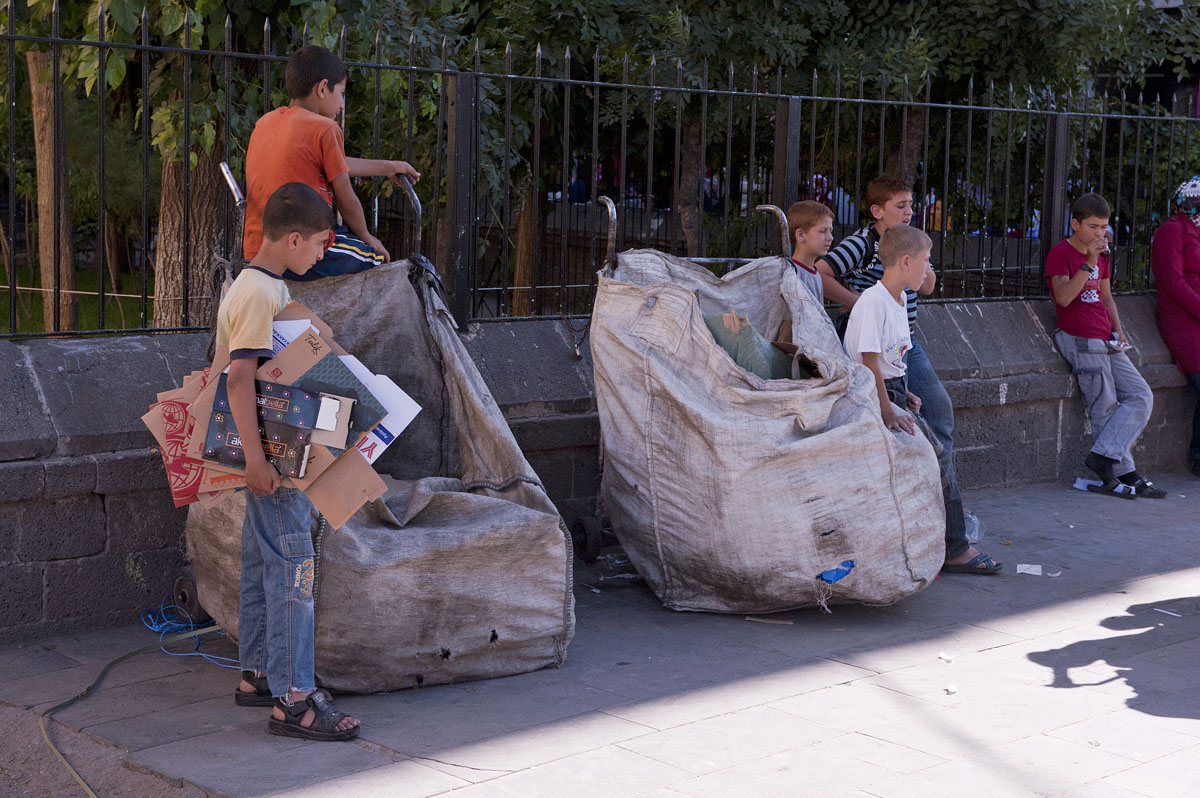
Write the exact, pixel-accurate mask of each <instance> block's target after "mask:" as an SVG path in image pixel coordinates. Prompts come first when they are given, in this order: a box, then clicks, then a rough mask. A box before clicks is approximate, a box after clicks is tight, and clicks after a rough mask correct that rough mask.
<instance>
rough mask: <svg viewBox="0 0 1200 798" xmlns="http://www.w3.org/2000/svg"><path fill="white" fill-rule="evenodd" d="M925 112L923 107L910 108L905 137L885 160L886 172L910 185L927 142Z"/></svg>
mask: <svg viewBox="0 0 1200 798" xmlns="http://www.w3.org/2000/svg"><path fill="white" fill-rule="evenodd" d="M925 135H926V131H925V112H924V110H923V109H921V108H911V107H910V108H909V109H908V119H907V120H906V123H905V131H904V137H903V139H902V140H900V141H897V142H896V144H895V146H894V147H893V148H892V149H891V150H890V151H889V152H888V156H887V160H886V161H885V162H884V163H885V165H884V170H883V171H884V173H885V174H889V175H895V176H896V177H898V178H900V179H901V180H903V181H904V182H905V183H908V184H909V185H910V186H911V185H912V184H913V181H914V180H915V179H916V177H917V171H918V170H919V168H920V166H921V163H920V161H921V148H922V146H923V145H924V144H925Z"/></svg>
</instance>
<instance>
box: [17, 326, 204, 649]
mask: <svg viewBox="0 0 1200 798" xmlns="http://www.w3.org/2000/svg"><path fill="white" fill-rule="evenodd" d="M204 345H205V340H204V336H196V335H163V336H155V337H149V336H136V337H132V336H131V337H125V338H107V339H84V340H36V341H26V342H21V343H12V342H0V380H2V382H0V385H4V386H6V387H5V388H4V394H3V396H4V404H5V406H7V407H9V408H11V409H12V410H13V412H14V417H11V418H10V419H9V420H8V421H6V422H5V423H4V424H3V425H0V641H9V640H18V639H24V638H27V637H31V636H35V635H45V634H56V633H65V632H70V631H74V630H79V629H87V628H92V627H96V626H104V625H113V624H124V623H129V622H130V621H132V620H135V619H136V618H137V614H138V611H139V610H141V609H143V608H147V607H156V606H158V604H159V602H160V601H161V600H162V599H163V598H164V597H165V596H167V595H168V594H169V593H170V590H171V585H172V583H173V581H174V578H175V576H176V574H177V573H178V572H179V570H180V568H181V567H182V566H183V565H184V559H183V553H182V549H181V548H180V540H181V535H182V534H183V528H184V522H185V519H186V517H187V516H186V513H185V511H183V510H177V509H176V508H175V506H174V504H173V503H172V502H171V498H170V495H169V494H168V492H167V490H166V476H165V474H164V473H163V468H162V460H161V459H160V457H159V454H158V452H157V450H156V449H154V448H153V446H154V439H153V438H152V437H151V436H150V434H149V432H147V431H146V429H145V428H144V427H143V426H142V425H141V422H140V421H139V416H140V415H141V413H143V412H145V408H146V407H147V406H148V405H149V404H150V402H152V401H154V396H155V394H156V393H158V392H159V391H163V390H166V389H167V388H169V387H171V386H172V385H178V384H179V382H180V380H181V379H182V377H183V376H184V375H185V374H187V373H188V372H189V371H191V370H192V369H194V368H198V367H201V366H202V365H203V360H204V358H203V350H204Z"/></svg>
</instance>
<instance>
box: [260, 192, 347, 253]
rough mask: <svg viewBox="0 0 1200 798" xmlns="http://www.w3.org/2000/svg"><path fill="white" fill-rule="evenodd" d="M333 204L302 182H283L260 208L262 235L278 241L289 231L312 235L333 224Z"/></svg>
mask: <svg viewBox="0 0 1200 798" xmlns="http://www.w3.org/2000/svg"><path fill="white" fill-rule="evenodd" d="M333 221H334V219H333V208H331V207H329V203H328V202H326V201H325V200H323V199H321V195H320V194H318V193H317V191H316V189H314V188H313V187H312V186H310V185H307V184H305V183H284V184H283V185H282V186H280V187H279V188H277V189H275V193H274V194H272V195H271V198H270V199H268V200H267V206H266V207H265V208H263V218H262V224H263V238H268V239H270V240H271V241H279V240H280V239H282V238H286V237H287V236H288V234H289V233H299V234H300V235H302V236H305V237H307V236H311V235H312V234H313V233H320V232H323V231H325V230H328V229H330V228H331V227H333Z"/></svg>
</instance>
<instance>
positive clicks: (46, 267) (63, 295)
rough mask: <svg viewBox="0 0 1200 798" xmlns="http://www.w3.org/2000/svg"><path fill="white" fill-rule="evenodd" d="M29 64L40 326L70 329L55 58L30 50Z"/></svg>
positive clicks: (73, 309) (72, 314)
mask: <svg viewBox="0 0 1200 798" xmlns="http://www.w3.org/2000/svg"><path fill="white" fill-rule="evenodd" d="M25 58H26V63H27V65H28V66H29V89H30V96H31V104H32V106H33V147H34V152H35V154H36V159H37V207H38V255H39V261H40V264H41V268H40V272H41V277H42V288H43V289H48V290H47V291H45V292H43V293H42V327H43V329H44V330H46V331H47V332H51V331H53V330H55V329H59V330H74V329H76V328H77V327H78V326H79V318H78V308H77V305H76V302H75V294H74V293H72V292H73V291H74V290H75V255H74V250H73V248H72V246H71V212H70V204H69V199H70V197H69V194H68V184H67V170H66V159H65V158H64V159H63V167H64V168H62V169H58V168H57V164H58V159H57V158H55V157H54V156H55V152H54V92H55V89H56V88H59V87H56V86H54V85H53V83H51V69H52V67H53V56H52V55H51V54H50V53H45V52H39V51H37V50H30V51H29V52H27V53H26V54H25ZM55 181H57V182H58V192H59V205H58V214H57V216H56V215H55V206H54V185H55ZM56 227H57V228H58V230H59V242H58V284H59V291H60V293H59V299H58V310H59V313H58V325H57V326H56V325H55V323H54V302H55V300H54V291H53V288H54V230H55V228H56Z"/></svg>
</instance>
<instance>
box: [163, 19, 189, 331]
mask: <svg viewBox="0 0 1200 798" xmlns="http://www.w3.org/2000/svg"><path fill="white" fill-rule="evenodd" d="M183 48H184V51H185V52H184V54H183V319H182V324H183V326H184V327H187V326H188V325H189V324H190V323H191V280H190V278H191V265H192V263H191V261H192V257H191V256H192V52H191V51H192V12H191V11H186V12H184V15H183ZM158 290H160V291H161V288H159V289H158Z"/></svg>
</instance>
